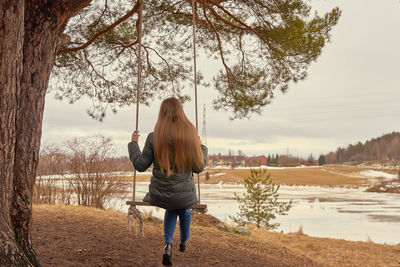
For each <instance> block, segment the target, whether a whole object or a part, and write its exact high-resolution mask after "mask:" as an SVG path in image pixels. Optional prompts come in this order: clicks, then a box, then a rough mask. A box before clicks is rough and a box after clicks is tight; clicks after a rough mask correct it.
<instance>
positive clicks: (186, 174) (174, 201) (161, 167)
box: [128, 97, 207, 266]
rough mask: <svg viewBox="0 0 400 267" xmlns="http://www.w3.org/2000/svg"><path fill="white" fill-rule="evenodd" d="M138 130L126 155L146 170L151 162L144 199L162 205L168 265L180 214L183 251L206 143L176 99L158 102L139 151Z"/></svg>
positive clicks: (204, 159) (180, 249) (182, 250)
mask: <svg viewBox="0 0 400 267" xmlns="http://www.w3.org/2000/svg"><path fill="white" fill-rule="evenodd" d="M138 140H139V132H137V131H135V132H133V134H132V142H130V143H129V144H128V149H129V158H130V160H131V161H132V163H133V166H134V167H135V169H136V170H137V171H139V172H143V171H145V170H146V169H147V168H149V167H150V165H151V164H153V175H152V177H151V180H150V186H149V193H148V194H147V195H146V196H145V198H144V201H148V202H150V203H151V204H152V205H154V206H158V207H161V208H164V209H165V215H164V242H165V245H164V252H163V260H162V263H163V264H164V265H166V266H171V265H172V261H171V256H172V240H173V236H174V232H175V226H176V220H177V216H179V227H180V239H181V243H180V245H179V251H181V252H184V251H185V249H186V245H187V241H188V239H189V236H190V222H191V215H190V209H189V208H188V207H189V206H191V205H193V204H195V203H197V196H196V188H195V183H194V179H193V173H200V172H201V171H202V170H203V169H204V167H205V165H206V159H207V147H206V146H204V145H202V144H201V141H200V137H199V136H198V135H197V131H196V128H195V127H194V126H193V124H192V123H191V122H190V121H189V120H188V118H187V117H186V115H185V113H184V111H183V107H182V104H181V103H180V102H179V100H178V99H176V98H174V97H171V98H167V99H165V100H164V101H163V102H162V103H161V106H160V111H159V114H158V121H157V123H156V125H155V127H154V133H150V134H149V135H148V136H147V139H146V143H145V146H144V148H143V151H142V152H141V151H140V148H139V145H138Z"/></svg>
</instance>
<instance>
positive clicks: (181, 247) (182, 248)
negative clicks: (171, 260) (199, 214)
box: [179, 239, 188, 252]
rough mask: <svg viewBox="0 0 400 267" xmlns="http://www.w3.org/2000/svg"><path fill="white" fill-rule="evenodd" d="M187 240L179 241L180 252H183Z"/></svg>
mask: <svg viewBox="0 0 400 267" xmlns="http://www.w3.org/2000/svg"><path fill="white" fill-rule="evenodd" d="M187 242H188V241H187V239H186V240H185V241H181V243H180V244H179V251H180V252H185V250H186V245H187Z"/></svg>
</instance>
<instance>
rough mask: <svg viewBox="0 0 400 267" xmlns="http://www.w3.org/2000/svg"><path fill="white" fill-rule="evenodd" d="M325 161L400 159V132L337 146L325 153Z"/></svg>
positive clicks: (357, 161) (386, 160)
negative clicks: (345, 145)
mask: <svg viewBox="0 0 400 267" xmlns="http://www.w3.org/2000/svg"><path fill="white" fill-rule="evenodd" d="M325 158H326V163H329V164H336V163H345V162H353V163H361V162H390V161H399V160H400V132H392V133H389V134H385V135H382V136H381V137H378V138H373V139H371V140H368V141H366V142H365V143H361V142H358V143H356V144H351V145H348V146H347V147H345V148H343V147H339V148H338V149H337V150H336V151H335V152H330V153H328V154H326V155H325Z"/></svg>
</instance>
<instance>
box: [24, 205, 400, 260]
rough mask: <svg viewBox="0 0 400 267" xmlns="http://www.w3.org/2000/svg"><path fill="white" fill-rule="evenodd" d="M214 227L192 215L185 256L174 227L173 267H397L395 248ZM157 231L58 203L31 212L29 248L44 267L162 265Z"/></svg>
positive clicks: (157, 226) (152, 225)
mask: <svg viewBox="0 0 400 267" xmlns="http://www.w3.org/2000/svg"><path fill="white" fill-rule="evenodd" d="M219 223H220V222H219V221H218V220H217V219H215V218H213V217H212V216H209V215H197V216H194V217H193V222H192V236H191V238H190V239H189V244H188V247H187V250H186V252H184V253H182V252H179V251H178V248H177V247H178V246H179V245H178V244H179V230H178V229H179V227H177V231H176V233H175V240H174V245H173V256H172V260H173V264H174V266H335V265H336V264H339V265H341V266H368V265H371V266H372V265H374V266H400V256H399V255H400V247H399V245H397V246H385V245H377V244H373V243H371V244H370V245H369V246H366V245H365V244H367V243H365V242H348V241H341V242H343V243H340V244H339V243H335V246H334V249H332V248H330V246H329V245H326V244H327V243H329V239H318V238H311V237H307V236H305V235H302V236H301V238H299V237H298V236H296V235H293V234H292V235H284V234H279V233H271V232H268V231H254V233H253V234H252V235H250V236H242V235H238V234H234V233H231V232H228V231H225V230H223V228H221V227H220V226H219ZM133 225H134V226H135V227H137V225H138V224H137V222H134V223H133ZM162 229H163V226H162V223H160V222H151V221H148V222H145V224H144V232H145V237H143V236H141V235H140V234H139V235H136V234H135V231H134V230H132V231H128V230H127V220H126V214H123V213H121V212H116V211H104V210H98V209H93V208H85V207H77V206H62V205H51V206H49V205H35V206H34V208H33V224H32V237H33V242H34V244H33V245H34V248H35V249H36V252H37V254H38V256H39V259H40V261H41V263H42V264H43V266H162V265H161V257H162V249H163V230H162ZM269 234H271V236H270V237H271V238H269V236H268V235H269ZM297 240H299V241H298V242H297ZM327 240H328V241H327ZM333 241H334V240H332V242H333ZM288 243H293V244H291V245H288ZM322 243H323V244H324V245H323V246H319V244H322ZM354 247H355V248H356V251H357V253H358V254H360V255H362V256H363V258H362V261H356V262H354V261H352V260H353V258H355V257H354V255H352V254H351V252H350V253H349V251H351V249H352V248H354ZM319 248H321V250H320V251H319ZM327 249H329V250H327ZM324 250H325V251H324ZM376 251H379V257H382V261H379V260H378V261H373V262H370V263H371V264H368V263H369V260H368V255H372V257H375V258H376V256H377V255H376ZM374 253H375V255H374ZM321 255H326V256H325V257H324V256H321ZM357 257H358V256H357ZM338 259H339V260H338ZM384 259H386V260H384ZM361 263H363V264H362V265H358V264H361Z"/></svg>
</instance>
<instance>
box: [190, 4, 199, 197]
mask: <svg viewBox="0 0 400 267" xmlns="http://www.w3.org/2000/svg"><path fill="white" fill-rule="evenodd" d="M196 14H197V7H196V1H195V0H192V29H193V72H194V75H193V76H194V77H193V78H194V109H195V112H196V131H197V134H198V133H199V116H198V112H197V61H196V58H197V57H196ZM197 184H198V186H197V190H198V192H199V193H198V195H199V204H200V174H197Z"/></svg>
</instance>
